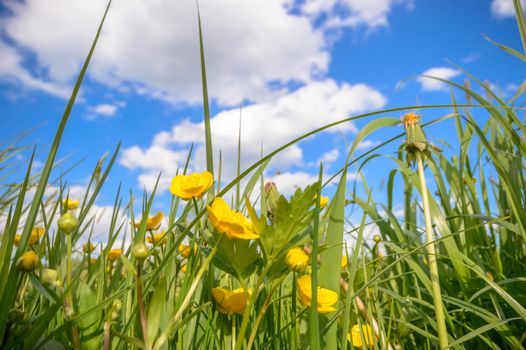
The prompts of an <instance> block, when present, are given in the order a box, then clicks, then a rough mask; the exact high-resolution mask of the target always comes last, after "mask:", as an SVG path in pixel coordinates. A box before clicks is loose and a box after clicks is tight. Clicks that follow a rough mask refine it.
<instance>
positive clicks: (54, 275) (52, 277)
mask: <svg viewBox="0 0 526 350" xmlns="http://www.w3.org/2000/svg"><path fill="white" fill-rule="evenodd" d="M57 279H58V272H57V270H53V269H44V271H42V276H40V280H41V281H42V283H47V284H52V285H55V283H57Z"/></svg>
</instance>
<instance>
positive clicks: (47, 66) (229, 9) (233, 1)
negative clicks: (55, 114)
mask: <svg viewBox="0 0 526 350" xmlns="http://www.w3.org/2000/svg"><path fill="white" fill-rule="evenodd" d="M5 4H6V7H7V9H8V13H9V14H8V15H6V16H5V18H3V19H2V23H3V25H2V27H3V30H4V32H5V33H6V35H7V36H8V37H9V38H10V40H12V41H13V42H14V43H16V45H17V46H16V47H20V48H23V49H24V50H28V51H29V52H32V53H34V54H35V57H36V63H37V68H38V69H36V70H32V73H29V70H27V69H23V68H22V65H21V64H20V62H18V69H17V70H15V71H14V72H12V74H13V75H15V76H16V77H18V79H19V80H20V82H21V83H23V84H26V85H28V86H29V87H31V88H35V89H41V90H45V91H48V92H50V93H53V91H51V88H50V87H49V86H46V85H45V84H43V85H42V84H40V83H41V82H40V83H39V80H38V79H39V78H35V77H33V75H37V73H36V72H40V74H38V75H40V76H43V77H45V78H46V79H47V80H49V81H50V82H53V83H57V84H65V83H67V82H70V81H71V80H72V79H73V78H74V77H75V76H76V74H77V73H78V70H79V68H80V65H81V63H82V61H83V59H84V57H85V56H86V54H87V52H88V49H89V46H90V43H91V40H92V39H93V36H94V34H95V31H96V28H97V25H98V22H99V20H100V18H101V17H102V14H103V11H104V7H105V4H106V1H105V0H52V1H46V2H42V1H39V0H27V1H25V2H19V1H15V0H8V1H6V3H5ZM287 4H288V1H286V0H257V1H250V2H248V1H238V0H225V1H221V2H218V1H213V0H203V1H200V9H201V17H202V21H203V31H204V44H205V50H206V64H207V71H208V82H209V91H210V96H211V98H213V99H215V100H216V101H218V102H219V103H220V104H222V105H236V104H238V103H239V102H241V101H244V100H251V101H262V100H266V99H269V98H272V97H275V96H276V95H278V94H280V93H282V92H284V91H285V86H286V84H288V83H290V82H294V83H308V82H309V81H311V79H312V78H313V77H317V76H320V74H321V75H323V74H324V73H325V72H326V70H327V66H328V63H329V54H328V52H327V48H326V47H325V41H324V34H323V32H322V30H319V29H315V28H314V27H313V25H312V24H311V23H310V21H309V19H308V18H307V17H305V16H299V15H294V14H291V13H289V12H288V11H287ZM196 13H197V11H196V6H195V3H194V2H184V1H170V0H151V1H148V3H147V5H146V3H145V2H144V1H142V0H129V1H116V2H114V3H113V5H112V8H111V9H110V12H109V15H108V18H107V22H106V24H105V27H104V30H103V34H102V36H101V38H100V41H99V44H98V47H97V50H96V51H95V55H94V58H93V62H92V65H91V67H90V70H89V74H91V77H92V78H93V79H95V80H96V81H98V82H101V83H103V84H106V85H108V86H111V87H115V88H122V89H126V90H130V89H131V90H132V91H135V92H137V93H140V94H145V95H148V96H153V97H156V98H160V99H163V100H166V101H169V102H172V103H175V104H178V103H185V104H188V103H189V104H193V103H199V102H200V101H201V77H200V63H199V46H198V32H197V16H196ZM269 19H271V20H269ZM9 48H10V50H11V51H10V56H13V55H16V54H17V52H18V51H16V49H15V47H14V46H10V47H9ZM2 52H3V55H2V57H5V52H6V51H5V50H2ZM3 59H4V58H3ZM10 59H11V60H12V61H17V59H16V56H15V57H14V58H13V57H11V58H10ZM2 73H4V74H3V75H5V74H6V72H2ZM32 74H33V75H32ZM57 93H58V92H57Z"/></svg>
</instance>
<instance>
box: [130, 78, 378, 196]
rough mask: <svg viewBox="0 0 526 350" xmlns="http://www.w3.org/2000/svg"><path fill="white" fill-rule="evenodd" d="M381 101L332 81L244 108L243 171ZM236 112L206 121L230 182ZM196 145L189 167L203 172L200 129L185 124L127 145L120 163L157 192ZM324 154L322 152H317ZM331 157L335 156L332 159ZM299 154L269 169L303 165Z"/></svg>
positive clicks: (287, 153) (288, 152) (347, 127)
mask: <svg viewBox="0 0 526 350" xmlns="http://www.w3.org/2000/svg"><path fill="white" fill-rule="evenodd" d="M385 103H386V98H385V97H384V96H383V95H382V94H381V93H380V92H378V91H377V90H375V89H373V88H371V87H369V86H367V85H365V84H355V85H350V84H346V83H344V84H338V83H336V82H334V81H333V80H324V81H317V82H312V83H310V84H308V85H306V86H304V87H302V88H300V89H298V90H296V91H294V92H291V93H290V94H288V95H285V96H282V97H279V98H277V99H275V100H274V101H272V102H264V103H258V104H253V105H250V106H247V107H244V108H243V109H242V111H241V114H242V127H241V149H242V154H241V165H242V169H245V168H246V167H247V166H249V165H251V164H253V163H254V162H256V161H257V160H259V159H260V157H261V147H262V146H263V153H264V154H267V153H269V152H270V151H273V150H275V149H277V148H278V147H280V146H282V145H284V144H285V143H287V142H289V141H291V140H292V139H294V138H296V137H298V136H300V135H303V134H305V133H307V132H309V131H311V130H313V129H316V128H319V127H321V126H323V125H326V124H328V123H331V122H335V121H338V120H341V119H344V118H347V117H349V116H351V115H353V114H358V113H363V112H366V111H369V110H373V109H378V108H381V107H383V106H384V105H385ZM239 115H240V112H239V109H237V108H236V109H229V110H224V111H222V112H220V113H218V114H217V115H215V116H214V117H213V118H212V120H211V129H212V139H213V141H212V144H213V148H214V150H215V155H214V157H215V160H216V161H217V160H218V153H219V150H221V152H222V160H223V162H222V164H223V166H222V177H223V178H226V179H231V178H232V177H233V176H234V175H235V171H236V170H235V169H236V164H237V146H238V125H239ZM338 130H339V131H352V132H354V131H356V127H355V126H354V124H352V123H347V124H344V125H341V126H340V127H339V128H332V129H329V130H328V132H336V131H338ZM192 143H193V144H195V145H196V149H195V156H194V157H193V159H192V163H191V167H193V168H194V169H197V170H199V169H204V167H205V151H204V145H203V143H204V124H203V123H202V122H201V123H193V122H191V121H189V120H184V121H182V122H180V123H179V124H176V125H174V126H173V128H172V130H170V131H163V132H160V133H158V134H157V135H155V136H154V140H153V143H152V145H151V146H150V147H148V148H147V149H141V148H140V147H138V146H132V147H130V148H128V149H126V150H124V153H123V157H122V158H121V160H120V164H121V165H123V166H125V167H127V168H130V169H140V170H142V171H141V174H140V176H139V183H140V185H141V186H145V187H146V188H147V189H151V187H150V186H151V185H152V184H153V183H155V179H156V177H157V175H158V173H159V171H163V174H164V176H165V178H163V179H161V186H160V190H161V191H162V190H163V189H166V188H167V187H168V184H169V179H170V178H171V177H172V176H174V175H175V172H176V170H177V169H178V168H181V167H182V166H183V165H184V162H185V161H186V158H187V149H188V148H189V145H190V144H192ZM321 151H323V149H322V150H321ZM332 157H334V154H333V155H332ZM303 161H304V159H303V151H302V149H301V147H300V145H298V144H295V145H293V146H291V147H289V148H287V149H285V150H284V151H282V152H281V153H280V154H279V155H278V156H276V157H275V159H273V166H274V167H276V168H278V169H280V170H286V169H287V168H288V167H290V166H291V165H302V164H303Z"/></svg>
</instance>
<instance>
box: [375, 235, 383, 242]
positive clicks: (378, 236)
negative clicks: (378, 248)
mask: <svg viewBox="0 0 526 350" xmlns="http://www.w3.org/2000/svg"><path fill="white" fill-rule="evenodd" d="M373 239H374V241H375V242H376V243H380V242H381V241H382V237H381V236H380V235H374V237H373Z"/></svg>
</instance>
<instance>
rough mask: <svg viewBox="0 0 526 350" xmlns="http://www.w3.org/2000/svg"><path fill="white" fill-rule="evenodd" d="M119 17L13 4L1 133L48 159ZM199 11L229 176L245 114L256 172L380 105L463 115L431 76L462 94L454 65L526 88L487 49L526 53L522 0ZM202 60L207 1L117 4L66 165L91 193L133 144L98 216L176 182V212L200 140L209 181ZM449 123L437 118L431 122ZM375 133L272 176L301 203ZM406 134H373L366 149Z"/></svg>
mask: <svg viewBox="0 0 526 350" xmlns="http://www.w3.org/2000/svg"><path fill="white" fill-rule="evenodd" d="M104 6H105V1H100V0H74V1H72V0H53V1H45V2H42V1H39V0H26V1H14V0H6V1H4V2H3V3H2V4H0V111H1V112H0V120H1V122H2V129H1V131H0V133H1V136H2V140H6V141H9V140H11V139H12V138H14V137H16V136H17V135H20V134H21V133H23V132H25V131H27V130H29V129H33V128H35V129H34V131H33V132H32V133H31V134H30V135H29V136H28V137H27V138H25V139H24V140H23V141H22V144H23V145H31V146H32V145H36V146H37V160H38V161H40V162H43V161H44V160H45V158H44V157H45V155H46V154H47V153H46V151H47V149H48V147H49V146H50V144H51V142H52V139H53V135H54V132H55V129H56V127H57V124H58V121H59V119H60V117H61V115H62V112H63V110H64V107H65V105H66V102H67V97H68V96H69V93H70V91H71V87H72V85H73V82H74V79H75V78H76V74H77V73H78V70H79V68H80V65H81V63H82V61H83V59H84V57H85V55H86V54H87V51H88V48H89V45H90V42H91V40H92V38H93V36H94V33H95V30H96V27H97V24H98V21H99V19H100V17H101V15H102V12H103V10H104ZM200 8H201V12H202V20H203V29H204V35H205V39H204V40H205V51H206V64H207V68H208V79H209V94H210V98H211V106H212V110H211V113H212V116H213V122H212V127H213V134H214V148H215V150H216V154H215V157H216V160H217V158H218V157H217V156H218V154H217V153H218V152H219V149H221V150H222V152H223V157H224V160H225V163H224V165H223V174H224V175H225V177H226V178H230V177H231V176H232V175H233V174H234V173H235V157H236V148H237V130H238V121H239V114H240V111H239V106H242V110H241V114H242V118H243V119H242V120H243V124H242V142H243V143H242V145H243V150H244V153H243V155H242V166H243V167H247V166H249V165H250V164H252V162H254V161H256V160H257V159H258V158H259V155H260V149H261V145H262V144H263V149H264V152H269V151H271V150H273V149H275V148H276V147H279V146H280V145H282V144H284V143H285V142H287V141H288V140H291V139H292V138H294V137H297V136H299V135H301V134H303V133H305V132H308V131H310V130H312V129H314V128H316V127H319V126H321V125H324V124H326V123H328V122H331V121H336V120H339V119H342V118H345V117H349V116H352V115H356V114H359V113H363V112H369V111H374V110H378V109H381V108H390V107H397V106H405V105H415V104H432V103H449V102H450V100H449V90H448V89H447V88H445V87H444V86H442V85H440V84H437V83H436V82H433V81H431V80H422V79H419V78H417V77H416V76H417V75H419V74H424V73H426V74H431V75H435V76H439V77H443V78H448V79H452V80H454V81H456V82H459V83H462V82H463V81H464V78H465V77H464V76H463V74H462V73H461V72H460V71H459V70H457V69H456V68H455V67H454V66H452V65H451V64H450V63H449V62H448V61H450V62H452V63H454V64H457V65H460V66H462V67H463V68H464V69H466V70H468V71H469V72H470V73H472V74H474V75H475V76H476V77H478V78H479V79H481V80H487V81H489V82H490V83H491V84H492V85H493V86H495V87H498V88H500V89H501V90H502V93H503V95H504V96H508V97H511V95H512V94H513V92H514V91H515V90H516V88H517V86H518V85H519V84H520V83H522V81H523V80H524V78H525V73H526V71H525V69H524V66H523V65H522V63H521V62H520V61H519V60H517V59H515V58H513V57H511V56H509V55H507V54H505V53H503V52H502V51H500V50H499V49H497V48H495V47H494V46H493V45H492V44H490V43H489V42H488V41H486V40H485V39H484V37H483V35H487V36H489V37H491V38H492V39H494V40H495V41H497V42H502V43H505V44H506V45H509V46H511V47H514V48H517V49H520V48H521V43H520V38H519V35H518V31H517V28H516V23H515V19H514V17H513V16H514V14H513V5H512V1H511V0H491V1H489V0H488V1H482V0H463V1H454V0H443V1H431V0H375V1H368V0H341V1H336V0H306V1H299V2H298V1H296V2H295V1H294V0H271V1H270V0H257V1H250V2H247V1H241V0H225V1H221V2H217V1H212V0H210V1H200ZM198 54H199V51H198V42H197V23H196V9H195V3H194V2H193V1H169V0H151V1H148V2H145V1H140V0H132V1H122V0H114V4H113V6H112V8H111V9H110V13H109V16H108V19H107V25H106V27H105V28H104V30H103V34H102V36H101V38H100V42H99V46H98V47H97V50H96V52H95V55H94V58H93V62H92V65H91V66H90V68H89V71H88V75H87V77H86V79H85V82H84V85H83V87H82V90H81V94H80V97H79V100H78V101H77V103H76V105H75V107H74V110H73V112H72V114H71V118H70V121H69V124H68V126H67V128H66V132H65V135H64V138H63V141H62V145H61V148H60V152H59V157H69V158H68V160H67V164H73V163H74V162H75V161H77V160H80V159H84V161H83V162H82V163H81V164H80V165H79V166H77V167H76V168H75V169H74V171H73V172H71V173H70V174H69V175H68V183H70V184H71V185H72V186H76V189H77V191H78V192H79V193H80V192H81V190H82V188H83V186H85V185H86V180H87V177H88V175H89V174H90V173H91V170H92V168H93V166H94V165H95V163H96V161H97V159H98V158H99V157H100V156H102V155H103V154H104V153H106V152H112V151H113V149H114V148H115V147H116V145H117V143H118V142H119V141H120V142H122V151H121V153H120V155H119V157H118V162H117V164H116V165H115V167H114V169H113V171H112V173H111V175H110V178H109V180H108V183H107V184H106V186H105V188H104V191H103V192H102V193H101V196H100V198H99V200H98V203H97V205H98V206H100V207H104V206H108V205H111V204H112V202H113V200H114V195H115V191H116V186H117V185H118V183H119V182H122V184H123V186H124V189H132V190H133V191H134V193H136V194H140V193H141V191H142V189H143V188H147V189H151V187H152V185H153V182H154V179H155V178H156V177H157V175H158V173H159V172H160V171H162V172H163V177H162V179H161V186H160V191H161V193H162V195H161V197H160V198H159V201H158V202H157V203H156V206H157V208H159V209H163V208H164V209H166V208H167V203H168V199H169V195H168V192H167V191H166V189H167V187H168V184H169V181H170V179H171V177H172V176H173V175H175V171H176V170H177V168H178V167H181V166H182V165H183V164H184V160H185V159H186V153H187V150H188V148H189V145H190V144H191V143H194V144H195V147H196V153H195V155H194V157H193V158H192V161H191V164H190V167H191V169H192V170H193V171H201V170H203V169H204V152H203V144H202V142H203V137H204V134H203V132H202V108H201V102H202V101H201V91H200V89H201V86H200V71H199V57H198ZM401 81H405V84H403V86H402V87H400V86H399V85H400V84H399V83H400V82H401ZM459 99H460V100H463V96H462V95H461V94H459ZM449 112H450V111H449V110H433V111H430V110H426V111H425V112H424V113H423V114H424V118H426V119H428V118H429V119H431V118H435V117H438V116H442V115H445V114H447V113H449ZM387 116H391V117H399V116H400V115H393V114H389V115H387ZM368 120H370V119H368ZM364 123H365V121H363V122H357V123H355V124H353V125H351V124H349V125H346V126H344V127H342V128H340V129H339V130H334V131H332V132H326V133H322V134H320V135H318V136H316V137H315V138H311V139H309V140H306V141H304V142H302V143H300V144H298V145H296V146H295V147H293V148H291V149H289V150H287V151H286V152H284V153H283V154H282V155H281V156H279V157H277V159H275V161H274V163H273V165H272V167H271V168H270V169H269V170H268V173H267V175H268V177H269V178H272V179H274V180H275V181H276V182H277V183H278V186H279V187H280V189H281V190H282V191H283V192H285V193H291V192H292V191H293V190H294V186H295V185H300V186H303V185H306V184H308V183H310V182H313V181H314V180H315V178H316V176H317V171H318V170H317V164H318V163H319V161H320V160H323V161H324V166H325V169H326V170H327V171H326V172H327V174H329V175H330V174H331V172H333V171H336V170H338V169H339V168H340V167H341V164H342V162H343V161H344V159H345V142H346V140H347V141H350V142H352V139H353V138H354V135H355V134H356V132H357V131H358V130H359V128H360V127H361V126H363V125H364ZM450 126H451V124H447V123H444V124H443V125H440V126H438V127H436V128H433V129H432V130H430V131H432V132H433V133H432V134H430V135H429V136H430V138H432V139H445V140H448V131H449V130H450ZM400 131H402V129H396V130H389V131H383V132H379V133H377V134H374V135H372V136H371V137H370V138H368V140H367V142H364V143H363V144H362V147H361V149H360V150H359V152H363V151H365V150H367V148H368V147H371V145H375V144H376V143H377V142H379V141H380V140H385V138H387V137H389V136H390V135H392V134H393V133H395V132H396V133H398V132H400ZM392 151H393V148H391V149H386V150H384V151H383V152H385V153H386V154H390V153H391V152H392ZM28 156H29V153H25V157H28ZM374 164H375V165H374V166H375V167H377V168H374V167H373V168H371V167H369V169H367V170H366V175H367V179H368V181H369V182H370V183H379V182H381V180H382V178H384V177H386V176H387V173H388V169H390V168H392V166H393V165H392V164H386V163H385V162H382V161H380V162H377V163H374ZM276 172H279V175H276V174H277V173H276ZM330 191H331V190H330V189H328V193H330Z"/></svg>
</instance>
